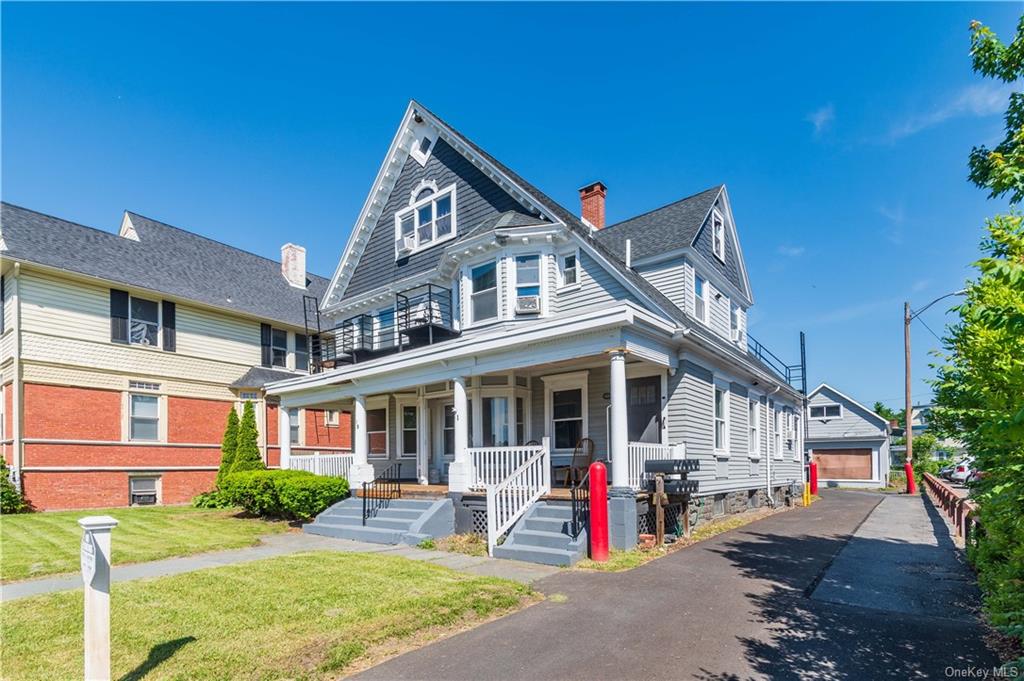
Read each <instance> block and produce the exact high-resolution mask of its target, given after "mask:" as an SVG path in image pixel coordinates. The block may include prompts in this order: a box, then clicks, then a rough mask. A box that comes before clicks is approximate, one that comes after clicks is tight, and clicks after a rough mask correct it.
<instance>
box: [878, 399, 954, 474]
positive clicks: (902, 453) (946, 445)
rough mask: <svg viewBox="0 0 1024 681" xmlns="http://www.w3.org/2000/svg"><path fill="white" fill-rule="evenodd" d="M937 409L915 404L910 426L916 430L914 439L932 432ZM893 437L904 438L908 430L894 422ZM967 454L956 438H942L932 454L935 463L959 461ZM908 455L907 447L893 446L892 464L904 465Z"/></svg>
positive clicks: (891, 453) (931, 406) (929, 405)
mask: <svg viewBox="0 0 1024 681" xmlns="http://www.w3.org/2000/svg"><path fill="white" fill-rule="evenodd" d="M934 408H935V405H934V404H930V403H929V404H915V405H914V406H913V407H911V410H910V425H911V427H912V428H913V430H914V437H917V436H919V435H922V434H924V433H925V432H927V431H928V430H930V426H931V418H932V409H934ZM890 432H891V434H892V437H894V438H902V437H904V436H905V434H906V428H904V427H903V424H902V423H901V422H899V421H893V423H892V426H891V428H890ZM966 453H967V448H966V446H965V445H964V443H963V442H961V441H960V440H957V439H955V438H942V439H940V440H938V441H937V442H936V443H935V450H934V451H933V452H932V459H934V460H935V461H948V460H950V459H953V460H957V459H959V458H961V457H962V456H964V455H965V454H966ZM906 455H907V447H906V445H902V444H900V445H893V446H892V449H891V450H890V456H891V458H892V464H893V465H894V466H900V465H903V460H904V459H905V458H906Z"/></svg>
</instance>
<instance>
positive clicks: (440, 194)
mask: <svg viewBox="0 0 1024 681" xmlns="http://www.w3.org/2000/svg"><path fill="white" fill-rule="evenodd" d="M424 188H426V187H425V186H420V187H417V193H418V192H420V191H422V190H423V189H424ZM455 194H456V186H455V183H454V182H453V183H452V184H450V185H448V186H447V187H444V188H443V189H440V190H438V191H435V192H433V193H432V194H431V195H430V196H427V197H424V198H422V199H420V200H419V201H414V202H412V203H410V204H409V205H408V206H406V207H405V208H402V209H401V210H397V211H395V218H394V219H395V239H394V243H395V259H396V260H397V259H398V258H406V257H408V256H410V255H412V254H413V253H419V252H420V251H425V250H427V249H428V248H433V247H434V246H437V245H438V244H443V243H445V242H446V241H451V240H452V239H454V238H455V236H456V235H457V234H458V229H457V218H456V214H457V212H458V208H457V201H456V197H455ZM445 195H450V196H451V203H452V212H451V213H449V214H450V215H451V216H452V229H451V231H450V232H448V234H446V235H445V236H443V237H440V238H437V236H436V235H437V219H436V218H435V219H434V228H433V234H434V236H435V238H433V239H431V240H430V241H428V242H427V243H425V244H421V243H420V230H419V224H418V221H419V209H420V208H422V207H423V206H425V205H426V204H428V203H430V202H432V201H437V200H438V199H439V198H444V196H445ZM409 214H412V216H413V228H412V233H413V235H414V236H415V238H416V246H415V247H414V248H412V249H411V250H410V251H408V252H403V253H401V254H399V252H398V240H399V239H401V238H402V218H403V217H405V216H406V215H409Z"/></svg>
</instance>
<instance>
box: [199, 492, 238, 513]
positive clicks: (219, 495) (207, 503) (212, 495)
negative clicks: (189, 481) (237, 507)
mask: <svg viewBox="0 0 1024 681" xmlns="http://www.w3.org/2000/svg"><path fill="white" fill-rule="evenodd" d="M192 506H193V507H195V508H231V507H232V506H234V504H233V503H231V499H229V498H228V497H227V495H226V494H224V493H223V492H222V491H220V490H219V489H215V490H211V491H209V492H203V493H201V494H197V495H196V496H194V497H192Z"/></svg>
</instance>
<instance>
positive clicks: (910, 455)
mask: <svg viewBox="0 0 1024 681" xmlns="http://www.w3.org/2000/svg"><path fill="white" fill-rule="evenodd" d="M912 319H913V317H911V316H910V303H903V354H904V361H905V363H906V371H905V372H904V374H905V376H904V378H905V379H906V384H905V390H906V411H905V412H904V416H903V420H904V428H905V430H904V436H905V437H906V441H907V458H906V461H905V462H904V464H903V471H904V472H905V473H906V476H907V494H917V485H916V484H915V483H914V429H913V428H911V427H910V418H911V411H912V409H913V404H912V400H911V397H910V322H911V320H912Z"/></svg>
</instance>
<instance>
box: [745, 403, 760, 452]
mask: <svg viewBox="0 0 1024 681" xmlns="http://www.w3.org/2000/svg"><path fill="white" fill-rule="evenodd" d="M760 406H761V405H760V403H759V402H758V401H757V398H755V397H751V398H749V399H748V402H747V430H748V437H747V451H748V452H750V455H751V456H758V455H759V454H760V450H761V409H760Z"/></svg>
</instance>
